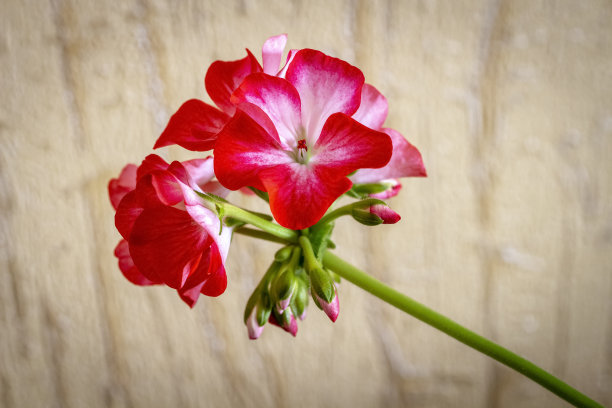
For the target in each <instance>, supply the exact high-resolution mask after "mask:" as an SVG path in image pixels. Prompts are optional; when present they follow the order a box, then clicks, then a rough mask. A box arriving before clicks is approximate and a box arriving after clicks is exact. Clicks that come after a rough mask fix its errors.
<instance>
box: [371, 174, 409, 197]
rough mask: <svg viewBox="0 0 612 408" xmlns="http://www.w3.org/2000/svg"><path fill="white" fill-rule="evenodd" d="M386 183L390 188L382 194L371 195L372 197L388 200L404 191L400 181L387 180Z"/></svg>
mask: <svg viewBox="0 0 612 408" xmlns="http://www.w3.org/2000/svg"><path fill="white" fill-rule="evenodd" d="M385 182H386V184H387V185H388V186H389V187H388V188H387V189H386V190H385V191H382V192H380V193H374V194H370V197H372V198H378V199H380V200H386V199H388V198H391V197H395V196H396V195H398V194H399V192H400V190H401V189H402V185H401V184H400V182H399V180H398V179H390V180H385Z"/></svg>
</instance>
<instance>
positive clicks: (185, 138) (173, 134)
mask: <svg viewBox="0 0 612 408" xmlns="http://www.w3.org/2000/svg"><path fill="white" fill-rule="evenodd" d="M286 43H287V35H286V34H281V35H277V36H275V37H270V38H268V39H267V40H266V42H265V43H264V45H263V48H262V61H263V68H262V66H261V65H259V62H258V61H257V59H256V58H255V56H254V55H253V54H252V53H251V51H249V50H248V49H247V50H246V51H247V56H246V57H244V58H243V59H240V60H237V61H215V62H213V63H212V64H211V66H210V67H209V68H208V71H207V72H206V77H205V79H204V84H205V87H206V91H207V92H208V95H209V96H210V98H211V99H212V100H213V102H214V103H215V104H216V105H217V106H218V107H219V109H217V108H215V107H214V106H211V105H209V104H207V103H205V102H202V101H200V100H198V99H190V100H188V101H187V102H185V103H184V104H183V105H182V106H181V107H180V108H179V109H178V111H177V112H176V113H175V114H174V115H172V117H171V118H170V121H169V122H168V125H167V126H166V129H165V130H164V131H163V132H162V134H161V135H160V137H159V138H158V139H157V142H155V146H154V148H155V149H157V148H159V147H163V146H169V145H173V144H177V145H179V146H182V147H184V148H185V149H188V150H193V151H207V150H211V149H212V148H213V147H214V145H215V140H216V136H217V133H219V131H220V130H221V129H222V128H223V126H224V125H225V124H226V123H227V121H228V120H229V119H230V117H231V115H233V114H234V112H235V111H236V108H235V107H234V104H233V103H232V102H231V101H230V96H231V94H232V93H233V92H234V90H235V89H236V88H238V86H239V85H240V84H241V83H242V81H243V80H244V78H246V77H247V76H248V75H250V74H252V73H255V72H265V73H266V74H270V75H276V74H277V73H279V66H280V62H281V56H282V53H283V50H284V49H285V44H286Z"/></svg>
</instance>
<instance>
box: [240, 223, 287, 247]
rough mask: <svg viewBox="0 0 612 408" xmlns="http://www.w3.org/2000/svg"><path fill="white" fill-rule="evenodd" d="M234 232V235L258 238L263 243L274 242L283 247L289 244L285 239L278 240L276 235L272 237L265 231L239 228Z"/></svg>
mask: <svg viewBox="0 0 612 408" xmlns="http://www.w3.org/2000/svg"><path fill="white" fill-rule="evenodd" d="M234 232H235V233H236V234H241V235H246V236H249V237H252V238H259V239H263V240H265V241H270V242H276V243H279V244H284V245H287V244H290V243H291V242H289V241H287V240H285V239H282V238H279V237H277V236H276V235H272V234H270V233H268V232H266V231H260V230H256V229H253V228H247V227H240V228H237V229H235V230H234Z"/></svg>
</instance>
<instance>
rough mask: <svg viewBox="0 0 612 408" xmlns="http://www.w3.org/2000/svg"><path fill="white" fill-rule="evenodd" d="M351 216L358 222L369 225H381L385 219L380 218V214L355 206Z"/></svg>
mask: <svg viewBox="0 0 612 408" xmlns="http://www.w3.org/2000/svg"><path fill="white" fill-rule="evenodd" d="M351 216H352V217H353V219H354V220H355V221H357V222H358V223H360V224H363V225H367V226H369V227H373V226H375V225H380V224H382V223H383V219H382V218H380V217H379V216H378V215H376V214H372V213H371V212H369V211H366V210H361V209H358V208H353V210H352V211H351Z"/></svg>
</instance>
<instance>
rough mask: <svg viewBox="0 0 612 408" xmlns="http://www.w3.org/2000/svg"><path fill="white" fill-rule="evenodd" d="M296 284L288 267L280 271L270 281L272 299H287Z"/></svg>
mask: <svg viewBox="0 0 612 408" xmlns="http://www.w3.org/2000/svg"><path fill="white" fill-rule="evenodd" d="M297 284H298V281H297V279H296V278H295V275H294V273H293V270H291V269H290V268H289V269H287V270H285V271H283V272H281V273H280V274H278V275H277V276H276V278H275V279H274V280H273V281H272V285H271V287H270V292H271V295H272V298H273V300H274V301H275V302H276V301H279V300H285V299H287V298H288V297H289V296H291V295H292V294H293V293H294V292H295V290H296V288H297Z"/></svg>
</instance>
